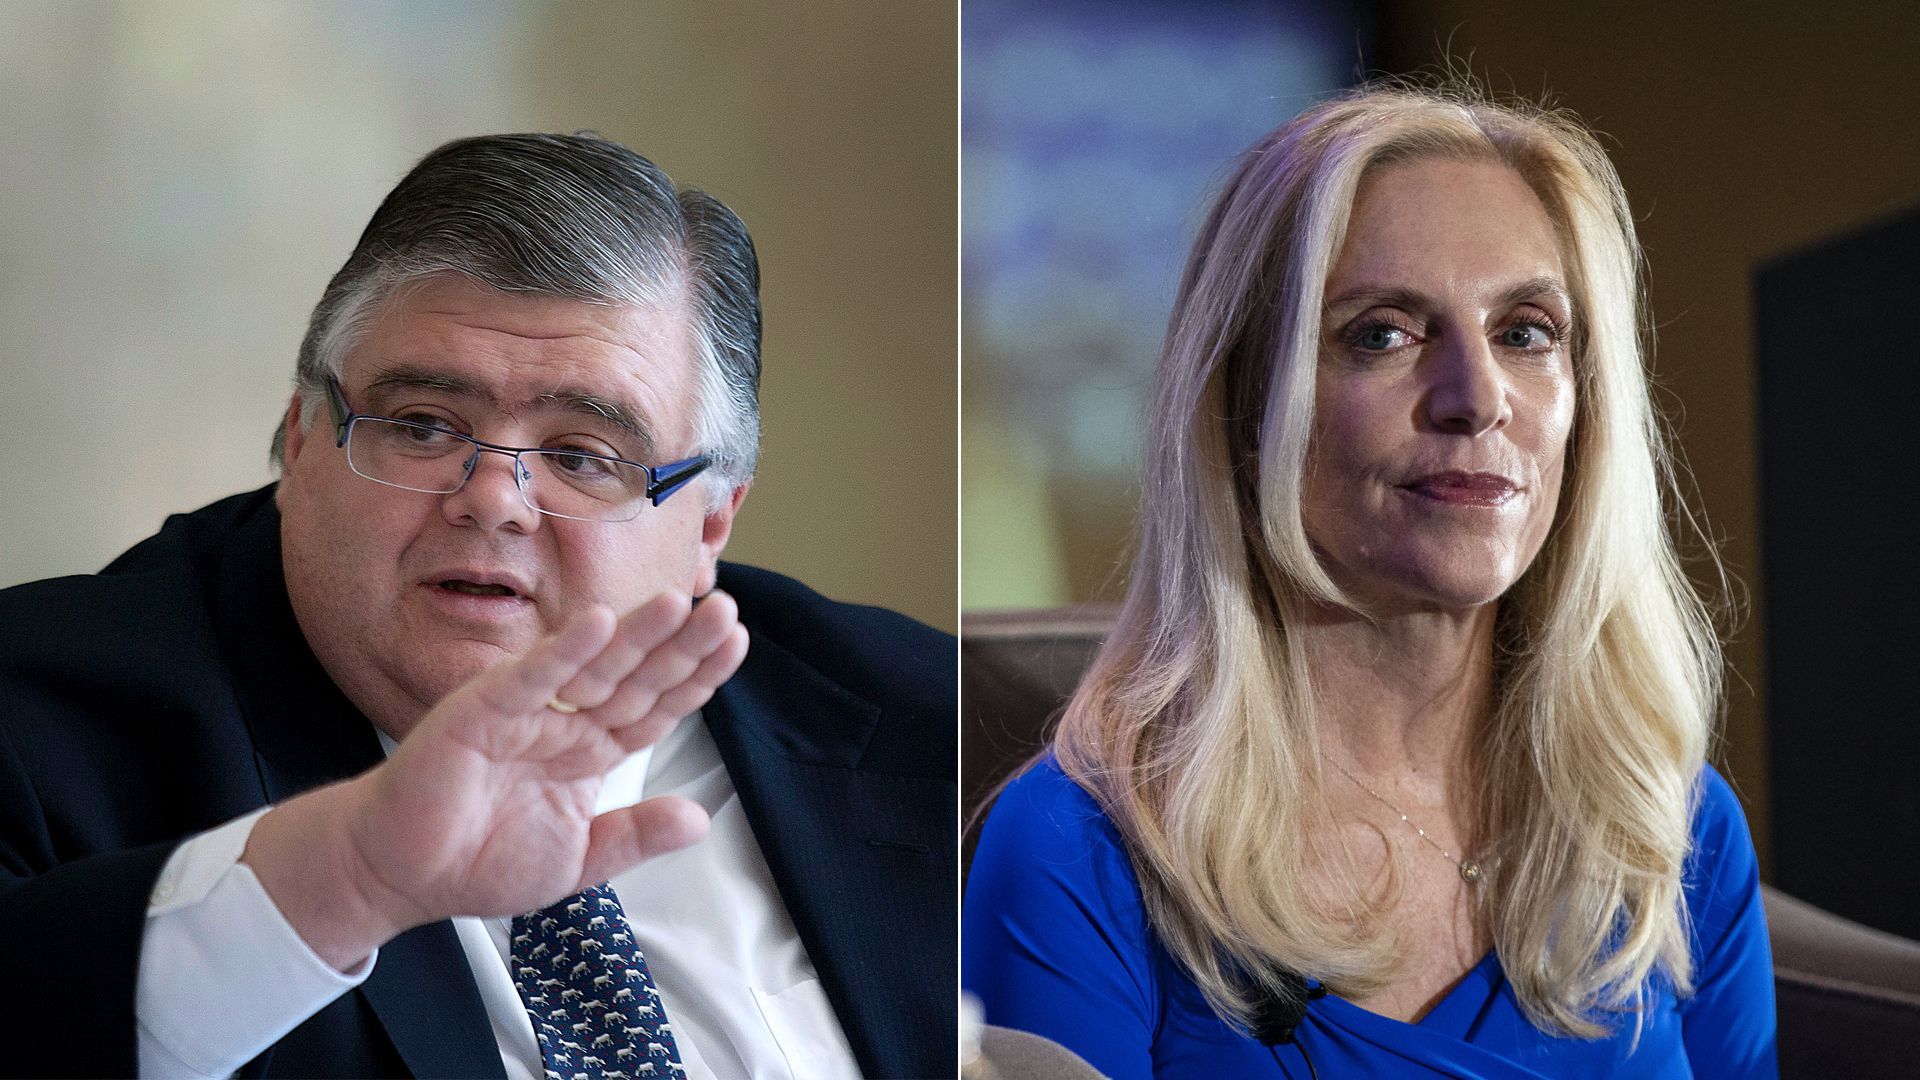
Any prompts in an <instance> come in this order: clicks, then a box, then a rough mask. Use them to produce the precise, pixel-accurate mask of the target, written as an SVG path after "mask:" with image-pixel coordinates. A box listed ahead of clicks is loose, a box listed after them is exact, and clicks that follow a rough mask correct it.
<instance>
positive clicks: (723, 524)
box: [693, 480, 753, 596]
mask: <svg viewBox="0 0 1920 1080" xmlns="http://www.w3.org/2000/svg"><path fill="white" fill-rule="evenodd" d="M752 486H753V481H751V480H749V481H747V482H746V483H744V484H741V485H740V486H739V487H736V488H734V489H733V490H732V491H730V492H728V493H727V498H726V501H725V502H723V503H721V504H720V505H719V506H716V507H714V508H713V509H710V510H708V511H707V515H706V517H705V518H703V519H702V520H701V522H700V570H699V575H698V580H697V581H696V582H695V583H694V589H693V594H694V595H695V596H705V595H706V594H708V593H710V592H712V591H713V583H714V579H715V578H716V577H718V576H719V573H720V553H721V552H722V551H725V550H726V548H727V540H728V538H730V537H731V536H732V535H733V515H735V514H737V513H739V512H740V504H741V503H743V502H745V501H746V498H747V489H748V488H749V487H752Z"/></svg>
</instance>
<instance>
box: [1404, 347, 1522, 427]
mask: <svg viewBox="0 0 1920 1080" xmlns="http://www.w3.org/2000/svg"><path fill="white" fill-rule="evenodd" d="M1423 360H1424V363H1425V366H1426V368H1427V370H1428V378H1429V385H1428V388H1427V404H1426V409H1427V418H1428V421H1429V422H1430V423H1432V425H1433V426H1434V427H1435V428H1437V429H1439V430H1441V431H1445V432H1450V433H1453V434H1458V435H1466V436H1468V437H1474V436H1479V435H1483V434H1485V433H1487V432H1489V431H1495V430H1498V429H1499V428H1502V427H1505V426H1506V425H1507V422H1508V421H1510V420H1512V419H1513V408H1512V404H1511V403H1510V402H1509V401H1508V397H1507V380H1506V373H1505V372H1504V371H1503V370H1502V369H1501V367H1500V363H1499V360H1498V358H1496V357H1495V356H1494V354H1493V346H1492V344H1491V343H1490V342H1488V341H1487V339H1486V338H1485V337H1484V336H1483V335H1481V334H1479V333H1477V332H1469V333H1453V334H1443V335H1442V336H1441V337H1440V339H1439V340H1438V341H1436V342H1435V343H1434V344H1433V345H1432V346H1430V347H1429V349H1428V353H1427V356H1425V357H1424V358H1423Z"/></svg>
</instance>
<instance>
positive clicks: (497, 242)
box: [272, 134, 760, 506]
mask: <svg viewBox="0 0 1920 1080" xmlns="http://www.w3.org/2000/svg"><path fill="white" fill-rule="evenodd" d="M445 272H453V273H458V274H464V275H466V276H468V277H470V278H473V279H474V280H476V281H479V282H481V283H483V284H485V285H488V286H491V287H492V288H495V289H500V290H502V291H505V292H519V293H539V294H543V295H549V296H561V297H566V298H568V299H572V300H579V301H584V302H586V303H592V304H620V305H642V304H647V305H650V304H658V303H663V302H667V303H670V302H672V301H673V300H674V299H676V298H679V297H684V299H685V302H686V304H687V308H688V314H689V317H690V319H691V321H692V325H693V331H694V338H695V343H696V344H695V348H696V349H697V350H698V351H699V354H700V355H699V361H700V363H699V364H698V368H699V370H698V371H697V372H696V375H697V382H696V385H697V391H696V392H697V394H698V398H699V400H698V401H697V403H696V406H695V410H696V411H695V422H694V423H695V433H696V437H697V439H698V442H699V449H700V452H702V453H705V454H707V455H708V456H709V457H710V458H712V459H713V464H712V465H711V466H710V467H709V469H708V470H707V473H706V474H705V475H704V476H703V477H702V479H703V480H705V481H706V490H707V493H708V495H707V501H708V505H709V506H714V505H718V503H719V502H721V501H723V500H724V499H725V498H726V497H727V495H728V494H729V493H730V492H731V491H732V490H733V488H735V487H736V486H738V485H740V484H743V483H745V482H746V481H747V480H749V479H750V478H752V476H753V469H754V463H755V461H756V459H757V457H758V454H759V444H760V264H759V260H758V259H757V258H756V257H755V255H754V250H753V240H752V238H750V237H749V236H748V235H747V229H746V226H745V225H743V224H741V222H740V219H739V218H738V217H736V216H734V213H733V211H731V210H729V209H727V208H726V206H725V205H723V204H722V203H721V202H720V201H719V200H718V199H715V198H713V197H712V196H710V195H708V194H706V193H705V192H701V191H695V190H691V189H687V190H679V189H676V188H675V187H674V186H673V181H671V180H669V179H667V176H666V174H665V173H663V172H661V171H660V169H659V167H658V166H656V165H654V164H653V162H651V161H648V160H647V159H646V158H643V157H641V156H640V155H639V154H636V153H634V152H633V151H631V150H629V149H627V148H626V147H624V146H621V145H620V144H618V143H615V142H611V141H609V140H607V139H603V138H600V137H598V136H596V135H591V134H580V135H483V136H480V137H477V138H471V139H457V140H455V141H453V142H450V143H447V144H446V145H444V146H442V147H440V148H439V149H437V150H435V151H433V152H432V153H430V154H428V155H427V156H426V157H425V158H423V159H421V161H420V163H419V164H418V165H415V166H414V167H413V171H412V172H409V173H408V174H407V175H406V177H405V178H404V179H402V180H401V181H400V183H399V185H398V186H396V187H395V188H394V189H393V191H392V192H391V193H390V194H389V195H388V196H387V198H386V200H385V201H384V202H382V203H381V204H380V208H379V209H378V210H376V211H374V215H373V220H372V221H370V222H368V223H367V228H366V231H365V232H363V233H362V234H361V235H360V242H359V243H358V244H356V245H354V249H353V254H352V255H350V256H348V257H347V261H346V265H344V266H342V267H341V268H340V271H339V272H338V273H336V274H334V275H333V280H332V281H330V282H328V283H327V290H326V292H325V293H324V294H322V295H321V297H320V303H319V305H318V306H316V307H315V308H314V309H313V318H312V320H311V322H309V324H308V326H307V336H306V337H305V338H304V339H303V340H302V341H301V342H300V361H299V367H298V369H297V371H296V373H295V376H294V381H295V384H296V386H297V388H298V390H299V392H300V398H301V405H300V422H301V423H302V424H307V423H311V422H312V420H313V418H314V417H315V416H316V415H317V414H318V413H319V412H320V410H323V409H325V408H326V380H327V376H329V375H332V376H333V377H335V378H339V377H340V373H341V370H342V368H343V366H344V364H345V363H346V358H347V354H348V353H349V352H351V351H352V350H353V347H354V346H355V345H356V344H357V343H358V342H359V340H360V338H361V336H362V335H363V334H364V333H365V332H366V330H367V328H368V326H369V325H370V324H371V323H372V321H373V318H374V316H375V314H376V313H377V311H378V310H379V308H380V306H381V304H382V302H383V301H385V300H386V299H387V298H388V297H390V296H391V295H393V293H394V291H395V289H397V288H398V287H400V286H402V285H404V284H406V283H408V282H411V281H416V280H418V279H420V278H422V277H425V276H426V275H428V274H437V273H445ZM285 437H286V422H285V420H284V419H283V420H282V421H281V425H280V429H279V430H278V431H276V432H275V433H274V437H273V451H272V459H273V463H274V464H275V465H276V466H279V465H282V464H283V461H282V451H281V448H282V446H283V445H284V443H285ZM645 464H648V465H659V464H663V463H662V462H655V461H649V462H646V463H645Z"/></svg>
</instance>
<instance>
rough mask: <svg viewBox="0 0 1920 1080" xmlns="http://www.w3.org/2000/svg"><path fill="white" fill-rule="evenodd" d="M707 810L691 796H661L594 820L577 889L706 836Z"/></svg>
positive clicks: (594, 883)
mask: <svg viewBox="0 0 1920 1080" xmlns="http://www.w3.org/2000/svg"><path fill="white" fill-rule="evenodd" d="M709 824H710V822H709V820H708V818H707V812H706V811H705V810H703V809H701V808H700V804H699V803H696V802H694V801H693V800H692V799H683V798H681V797H680V796H678V795H662V796H660V797H658V798H653V799H644V800H642V801H640V802H637V803H635V804H633V805H632V806H629V807H626V808H624V809H621V810H609V811H607V812H606V813H604V814H601V815H600V816H599V817H597V818H594V819H593V826H592V829H591V830H590V831H589V832H588V834H587V858H586V863H585V865H584V866H582V867H581V872H582V874H583V875H584V876H583V878H582V880H581V883H580V888H583V889H584V888H587V887H588V886H591V885H597V884H599V883H600V882H602V881H606V880H607V879H609V878H611V877H613V876H614V875H615V874H618V873H620V872H622V871H624V870H626V869H628V868H629V867H632V866H634V865H636V864H638V863H642V862H645V861H646V860H648V859H651V858H653V857H655V856H657V855H665V854H666V853H667V852H669V851H678V850H680V849H681V848H683V847H686V846H687V845H688V844H691V843H694V842H695V841H698V840H699V839H700V838H702V837H704V836H706V835H707V827H708V825H709Z"/></svg>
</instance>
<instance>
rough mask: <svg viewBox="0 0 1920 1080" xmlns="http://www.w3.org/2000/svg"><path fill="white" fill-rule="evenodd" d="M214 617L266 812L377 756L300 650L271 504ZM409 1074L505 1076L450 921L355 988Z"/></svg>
mask: <svg viewBox="0 0 1920 1080" xmlns="http://www.w3.org/2000/svg"><path fill="white" fill-rule="evenodd" d="M214 610H215V613H216V619H217V621H218V629H219V632H220V637H221V641H222V646H223V648H224V649H225V651H226V654H227V658H228V663H229V667H230V670H231V671H232V672H233V673H234V682H235V686H236V689H237V690H238V692H239V695H240V701H241V708H242V711H243V714H244V715H245V717H246V720H247V726H248V728H249V730H250V731H251V733H252V735H253V740H254V748H255V760H256V762H257V763H258V766H259V769H260V783H261V787H262V790H263V793H264V795H265V798H266V801H268V802H276V803H277V802H283V801H285V800H287V799H289V798H292V797H293V796H295V795H298V794H300V793H301V792H303V791H307V790H310V789H312V788H315V787H318V786H320V785H322V784H329V783H332V782H334V781H336V780H343V779H346V778H347V777H350V776H354V775H357V774H358V773H361V772H364V771H365V770H367V769H370V768H372V767H373V766H375V765H377V764H379V763H380V761H381V760H382V758H383V755H382V753H381V750H380V742H379V739H378V737H377V736H375V735H374V732H373V725H372V724H371V723H369V722H368V721H367V719H366V717H364V716H362V715H361V714H360V712H359V710H358V709H355V708H354V707H353V704H352V703H351V702H349V701H348V700H347V699H346V696H345V695H344V694H342V693H341V692H340V689H339V688H338V687H337V686H335V685H334V683H333V680H332V679H331V678H329V677H328V676H327V673H326V671H325V669H323V668H322V667H321V666H320V663H319V661H318V660H316V659H314V656H313V653H312V651H311V650H310V649H308V648H307V644H306V639H305V637H304V636H303V635H302V634H301V632H300V627H299V623H298V622H297V621H296V620H295V619H294V615H293V607H292V605H291V603H290V602H289V601H288V600H287V590H286V579H285V577H284V571H283V570H282V567H281V561H280V515H279V513H278V511H276V510H275V509H274V507H273V504H272V502H271V501H269V502H267V503H266V504H265V505H264V506H263V507H262V508H261V509H260V510H259V511H258V512H257V513H255V514H254V515H253V516H252V517H250V518H249V519H247V521H246V522H245V523H244V524H243V525H242V526H241V528H240V529H239V530H238V531H237V533H236V535H235V536H234V539H233V543H232V545H231V546H230V547H229V549H228V554H227V557H226V558H225V560H224V562H223V564H222V566H221V568H220V579H219V585H218V593H217V595H216V597H215V602H214ZM357 992H358V993H360V994H362V995H363V996H364V997H365V998H366V1000H367V1002H368V1003H369V1004H370V1005H371V1006H372V1008H373V1011H374V1014H375V1015H376V1016H378V1017H379V1018H380V1023H381V1026H382V1027H384V1028H385V1029H386V1033H387V1036H388V1038H390V1039H391V1040H392V1041H393V1045H394V1047H395V1049H397V1050H398V1051H399V1053H400V1057H401V1059H402V1060H403V1061H405V1062H406V1066H407V1069H408V1071H409V1072H411V1073H412V1074H413V1075H414V1076H418V1077H427V1076H503V1075H504V1073H503V1072H502V1068H501V1062H500V1053H499V1048H498V1044H497V1043H496V1042H495V1041H494V1037H493V1028H492V1025H491V1023H490V1022H489V1021H488V1019H487V1014H486V1007H485V1006H484V1005H483V1004H482V1003H481V1001H480V992H479V989H478V988H477V987H476V986H475V985H474V981H473V973H472V971H471V970H470V969H469V968H468V967H467V961H466V955H465V953H464V951H463V950H462V949H461V947H460V941H459V938H458V936H457V935H455V933H454V930H453V924H452V923H450V922H438V923H432V924H429V925H426V926H419V927H415V928H414V929H412V930H409V931H407V932H406V933H404V934H401V935H400V936H399V937H396V938H394V939H393V940H392V941H389V942H387V943H386V944H385V945H383V946H381V948H380V955H379V959H378V960H377V961H376V962H375V964H374V969H373V974H372V975H371V976H369V977H368V978H367V981H366V982H365V983H362V984H361V985H360V987H359V990H358V991H357Z"/></svg>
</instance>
